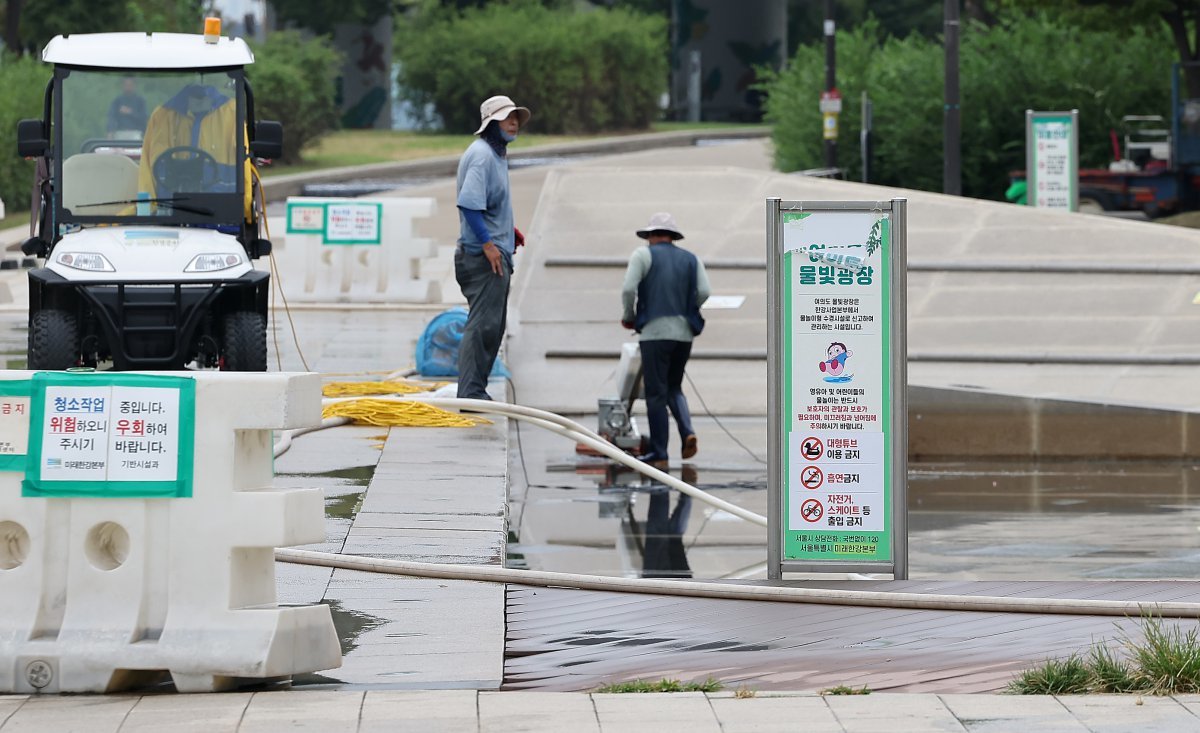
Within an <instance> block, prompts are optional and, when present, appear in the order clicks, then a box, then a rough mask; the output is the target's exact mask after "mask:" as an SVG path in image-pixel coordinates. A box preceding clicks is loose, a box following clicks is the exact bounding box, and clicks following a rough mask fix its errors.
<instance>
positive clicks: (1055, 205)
mask: <svg viewBox="0 0 1200 733" xmlns="http://www.w3.org/2000/svg"><path fill="white" fill-rule="evenodd" d="M1025 184H1026V189H1027V192H1026V199H1025V200H1026V201H1027V202H1028V203H1029V205H1030V206H1036V207H1038V208H1040V209H1060V210H1062V211H1078V210H1079V110H1077V109H1073V110H1071V111H1070V112H1034V111H1033V110H1031V109H1027V110H1025Z"/></svg>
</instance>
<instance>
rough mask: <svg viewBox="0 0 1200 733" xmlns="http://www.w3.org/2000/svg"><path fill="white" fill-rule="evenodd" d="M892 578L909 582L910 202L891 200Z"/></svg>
mask: <svg viewBox="0 0 1200 733" xmlns="http://www.w3.org/2000/svg"><path fill="white" fill-rule="evenodd" d="M891 232H892V241H891V242H889V243H888V244H889V245H890V246H891V248H892V251H891V261H890V264H891V291H892V302H891V305H890V306H889V307H890V308H891V309H892V310H891V318H892V323H891V328H892V343H891V344H890V347H889V348H891V350H892V384H891V388H892V406H891V409H892V414H891V417H892V424H891V425H889V426H888V430H890V431H891V434H892V511H894V512H895V521H893V522H892V531H893V532H894V533H895V534H894V535H893V537H892V578H893V579H894V580H908V199H900V198H896V199H892V229H891Z"/></svg>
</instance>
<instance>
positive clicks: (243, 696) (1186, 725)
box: [0, 690, 1200, 733]
mask: <svg viewBox="0 0 1200 733" xmlns="http://www.w3.org/2000/svg"><path fill="white" fill-rule="evenodd" d="M684 730H686V731H688V732H689V733H708V732H709V731H712V733H740V732H741V731H747V732H749V731H755V732H756V733H769V732H770V731H781V732H782V731H788V732H789V733H791V732H793V731H798V730H800V731H806V733H871V732H875V731H878V732H880V733H884V732H886V733H905V732H906V731H996V732H999V731H1004V732H1008V731H1021V732H1022V733H1042V732H1047V733H1048V732H1050V731H1055V732H1059V731H1061V732H1064V733H1065V732H1067V731H1078V732H1079V733H1088V732H1089V731H1090V732H1091V733H1109V732H1111V733H1117V732H1118V731H1138V732H1139V733H1140V732H1143V731H1155V732H1156V733H1174V732H1176V731H1179V732H1183V731H1196V730H1200V695H1186V696H1175V697H1140V696H1133V695H1124V696H1122V695H1090V696H1063V697H1049V696H1046V697H1043V696H1033V697H1029V696H1022V697H1015V696H1011V695H896V694H881V693H874V694H870V695H845V696H836V695H830V696H824V697H823V696H820V695H816V694H792V695H789V694H775V693H772V694H769V695H768V694H761V693H760V694H757V695H754V696H752V697H744V698H740V697H738V693H737V692H736V691H723V692H716V693H708V694H705V693H701V692H683V693H649V694H583V693H557V692H519V693H517V692H475V691H473V690H443V691H400V690H370V691H365V692H363V691H358V692H344V691H315V690H313V691H306V692H257V693H226V694H219V695H187V696H177V695H145V696H140V697H139V696H120V695H117V696H108V697H97V696H79V697H46V698H26V697H22V696H12V697H3V696H0V733H27V732H36V733H43V732H46V733H48V732H50V731H53V732H54V733H276V732H283V731H287V732H288V733H293V732H301V731H313V732H314V733H374V732H379V733H384V732H387V733H391V732H392V731H421V732H422V733H438V732H439V731H456V732H457V731H464V732H465V731H480V732H481V733H482V732H485V731H495V732H496V733H511V732H513V731H525V732H527V733H542V732H545V733H560V732H561V731H572V732H573V733H591V732H592V731H597V732H599V731H609V732H611V733H641V732H643V731H644V732H645V733H662V732H663V731H684Z"/></svg>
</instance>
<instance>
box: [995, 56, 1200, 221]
mask: <svg viewBox="0 0 1200 733" xmlns="http://www.w3.org/2000/svg"><path fill="white" fill-rule="evenodd" d="M1197 68H1200V63H1188V64H1175V65H1174V66H1173V67H1172V69H1171V114H1170V119H1163V117H1162V116H1161V115H1127V116H1125V117H1124V118H1123V119H1122V125H1123V127H1124V130H1123V134H1122V137H1123V138H1124V144H1123V145H1122V143H1121V141H1119V140H1118V134H1117V132H1116V131H1113V132H1112V133H1111V134H1112V147H1113V161H1112V162H1111V163H1110V164H1109V166H1108V168H1081V169H1080V170H1079V210H1080V211H1082V212H1085V213H1092V214H1103V213H1112V212H1140V213H1141V214H1144V215H1145V216H1146V217H1148V218H1151V219H1154V218H1157V217H1160V216H1167V215H1170V214H1177V213H1180V212H1183V211H1194V210H1197V209H1200V99H1194V98H1189V97H1188V96H1187V84H1186V80H1185V79H1184V74H1185V73H1186V71H1187V69H1192V70H1193V71H1195V70H1196V69H1197ZM1024 181H1025V171H1017V172H1014V173H1012V174H1010V176H1009V183H1010V184H1016V187H1013V186H1010V189H1009V191H1010V194H1009V197H1010V200H1011V199H1012V198H1014V197H1015V195H1020V193H1021V192H1023V190H1024V188H1023V185H1022V184H1023V183H1024Z"/></svg>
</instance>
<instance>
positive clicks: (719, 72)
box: [671, 0, 816, 121]
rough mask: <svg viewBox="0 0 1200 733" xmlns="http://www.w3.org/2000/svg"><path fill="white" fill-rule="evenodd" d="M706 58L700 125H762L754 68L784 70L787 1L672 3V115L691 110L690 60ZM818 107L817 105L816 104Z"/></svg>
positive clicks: (680, 0)
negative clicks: (696, 55) (709, 122)
mask: <svg viewBox="0 0 1200 733" xmlns="http://www.w3.org/2000/svg"><path fill="white" fill-rule="evenodd" d="M692 51H699V52H700V55H701V75H700V79H701V82H700V90H701V91H700V96H701V119H704V120H722V121H726V120H743V121H757V120H758V119H759V117H760V116H761V111H760V110H759V103H760V95H759V94H758V93H757V92H755V91H754V90H753V89H752V88H751V87H752V85H753V84H754V83H755V81H756V76H755V72H754V67H756V66H769V67H772V68H775V69H778V68H781V67H782V65H783V62H784V59H785V57H786V54H787V3H786V1H785V0H738V2H731V1H730V0H673V2H672V3H671V109H672V113H673V114H672V116H673V117H675V118H676V119H686V117H687V110H688V58H689V54H690V53H691V52H692ZM813 103H814V104H816V101H815V100H814V102H813Z"/></svg>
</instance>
